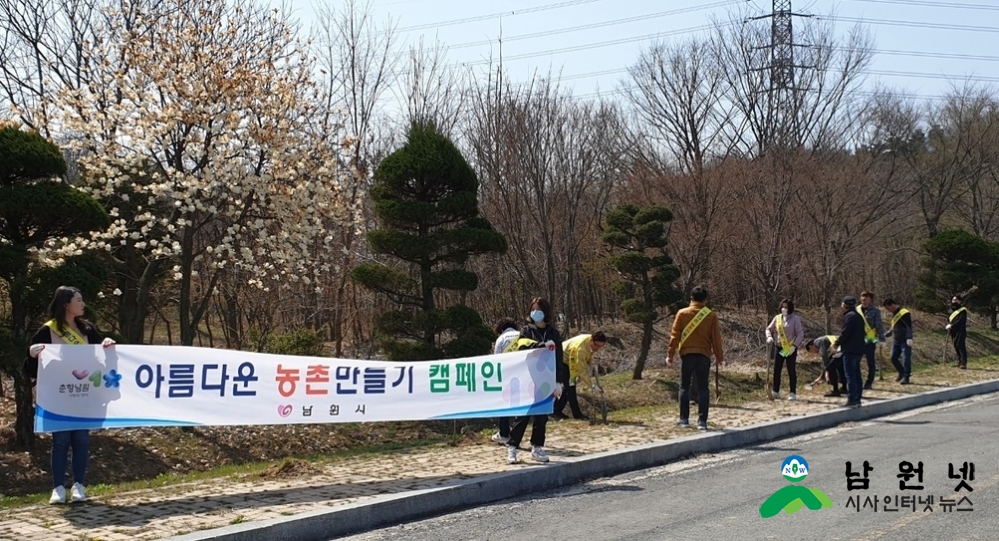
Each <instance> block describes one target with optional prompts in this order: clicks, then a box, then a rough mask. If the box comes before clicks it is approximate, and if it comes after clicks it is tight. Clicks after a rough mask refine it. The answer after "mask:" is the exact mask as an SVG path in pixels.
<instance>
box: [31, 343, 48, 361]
mask: <svg viewBox="0 0 999 541" xmlns="http://www.w3.org/2000/svg"><path fill="white" fill-rule="evenodd" d="M43 349H45V344H31V347H30V348H28V355H31V358H32V359H37V358H38V354H39V353H41V352H42V350H43Z"/></svg>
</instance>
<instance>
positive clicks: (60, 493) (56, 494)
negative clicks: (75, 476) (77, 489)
mask: <svg viewBox="0 0 999 541" xmlns="http://www.w3.org/2000/svg"><path fill="white" fill-rule="evenodd" d="M49 503H50V504H52V505H58V504H60V503H66V487H55V488H53V489H52V496H51V497H49Z"/></svg>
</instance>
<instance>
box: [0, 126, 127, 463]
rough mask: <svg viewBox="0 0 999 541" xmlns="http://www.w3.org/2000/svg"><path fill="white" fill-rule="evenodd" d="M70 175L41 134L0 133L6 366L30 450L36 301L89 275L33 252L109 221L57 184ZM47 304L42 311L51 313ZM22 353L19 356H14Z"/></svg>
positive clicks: (19, 430) (19, 428) (21, 434)
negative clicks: (48, 264)
mask: <svg viewBox="0 0 999 541" xmlns="http://www.w3.org/2000/svg"><path fill="white" fill-rule="evenodd" d="M65 172H66V162H65V161H64V160H63V158H62V154H61V153H60V151H59V148H58V147H57V146H56V145H54V144H53V143H51V142H50V141H48V140H46V139H45V138H43V137H42V136H41V135H39V134H38V133H36V132H26V131H22V130H20V129H18V128H16V127H14V126H5V127H0V280H4V281H5V282H6V283H7V291H9V292H10V314H11V318H10V321H8V322H6V323H7V328H8V329H10V333H9V335H8V340H9V341H10V342H11V343H10V344H9V345H8V346H6V347H7V348H9V350H10V351H12V352H14V353H11V354H10V355H8V356H7V360H6V362H5V363H4V364H3V366H2V368H3V370H4V371H5V372H7V373H8V374H10V376H11V377H13V379H14V402H15V406H16V409H17V420H16V422H15V432H16V434H17V441H18V443H21V444H25V445H28V446H30V445H31V444H32V443H33V441H34V437H33V436H34V433H33V431H32V419H31V417H32V412H33V411H34V407H33V406H32V403H31V383H30V381H29V380H28V379H27V378H26V377H24V375H23V374H22V373H21V370H20V367H21V365H20V360H21V359H23V353H24V352H26V343H27V338H28V336H27V333H28V324H29V322H30V321H32V319H35V318H37V317H38V314H37V306H38V305H39V303H40V301H38V300H37V299H36V297H38V296H39V295H42V293H40V291H41V290H42V289H47V291H46V292H45V294H47V295H51V294H52V291H54V290H55V288H56V287H58V286H59V285H63V283H56V282H55V281H54V280H55V279H59V280H62V279H65V278H66V277H67V275H68V276H75V275H76V274H77V273H78V272H88V271H86V265H84V266H83V267H80V266H79V265H76V264H74V262H73V261H72V260H71V261H69V264H68V265H64V266H63V268H56V269H51V268H45V267H41V266H38V265H36V264H35V263H36V261H35V254H36V253H37V251H38V250H44V249H45V248H46V246H47V245H48V243H49V242H50V241H53V240H57V239H61V238H63V237H67V238H75V237H77V236H86V235H88V234H89V233H90V232H92V231H97V230H100V229H103V228H106V227H107V226H108V225H109V223H110V220H109V218H108V215H107V213H106V212H105V211H104V208H103V207H101V205H100V203H98V202H97V201H95V200H94V199H93V198H91V197H90V196H89V195H87V194H85V193H83V192H81V191H79V190H77V189H76V188H73V187H72V186H70V185H68V184H66V183H65V182H63V181H61V180H60V179H59V177H61V176H62V175H64V174H65ZM88 274H89V272H88ZM94 279H95V280H97V281H100V280H101V279H102V277H100V276H97V277H94ZM82 282H86V283H80V284H78V285H79V286H80V287H86V286H87V283H89V282H90V280H89V279H82ZM53 284H54V285H53ZM66 285H69V283H68V282H66ZM93 294H94V295H96V291H95V292H93ZM91 298H93V297H91ZM33 299H34V300H33ZM47 302H48V301H45V302H44V303H42V304H41V305H42V306H45V307H46V308H47ZM33 312H34V313H33ZM18 351H20V352H22V354H21V355H17V354H16V353H17V352H18Z"/></svg>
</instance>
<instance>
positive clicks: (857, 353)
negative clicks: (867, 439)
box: [836, 296, 864, 408]
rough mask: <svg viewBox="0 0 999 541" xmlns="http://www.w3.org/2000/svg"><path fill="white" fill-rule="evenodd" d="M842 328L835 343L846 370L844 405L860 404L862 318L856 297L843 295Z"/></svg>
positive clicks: (861, 385)
mask: <svg viewBox="0 0 999 541" xmlns="http://www.w3.org/2000/svg"><path fill="white" fill-rule="evenodd" d="M841 306H842V308H843V328H842V330H840V333H839V336H838V337H837V338H836V345H837V346H838V347H839V350H840V351H841V352H843V371H844V372H846V391H847V401H846V407H848V408H850V407H858V406H860V400H861V397H862V395H863V387H864V382H863V381H861V379H860V377H861V376H860V359H861V358H862V357H863V356H864V320H863V318H862V317H861V316H860V314H858V313H857V312H856V309H857V299H856V298H855V297H851V296H847V297H843V303H842V305H841Z"/></svg>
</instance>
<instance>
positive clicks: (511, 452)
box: [506, 445, 517, 464]
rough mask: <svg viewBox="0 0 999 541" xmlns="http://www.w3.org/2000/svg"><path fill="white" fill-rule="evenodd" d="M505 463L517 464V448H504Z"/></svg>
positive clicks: (509, 446)
mask: <svg viewBox="0 0 999 541" xmlns="http://www.w3.org/2000/svg"><path fill="white" fill-rule="evenodd" d="M506 461H507V463H508V464H516V463H517V448H516V447H514V446H512V445H507V446H506Z"/></svg>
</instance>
